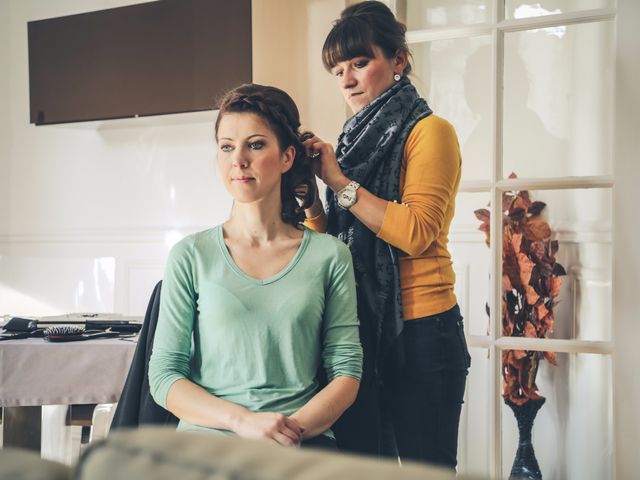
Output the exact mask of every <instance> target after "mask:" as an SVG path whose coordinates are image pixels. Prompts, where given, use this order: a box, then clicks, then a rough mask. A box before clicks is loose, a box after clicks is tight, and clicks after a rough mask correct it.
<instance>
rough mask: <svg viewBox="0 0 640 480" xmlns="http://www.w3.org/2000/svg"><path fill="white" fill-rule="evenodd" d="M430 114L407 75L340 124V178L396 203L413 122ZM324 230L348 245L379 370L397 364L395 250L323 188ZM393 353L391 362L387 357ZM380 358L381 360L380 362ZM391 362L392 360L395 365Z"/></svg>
mask: <svg viewBox="0 0 640 480" xmlns="http://www.w3.org/2000/svg"><path fill="white" fill-rule="evenodd" d="M431 113H432V111H431V109H430V108H429V106H428V105H427V102H426V101H425V100H424V99H422V98H420V97H419V96H418V92H417V91H416V89H415V87H414V86H413V85H412V84H411V82H410V81H409V79H408V78H407V77H403V78H402V79H400V81H399V82H397V83H395V84H394V85H393V86H392V87H391V88H389V89H388V90H387V91H386V92H384V93H383V94H382V95H380V96H379V97H378V98H376V99H375V100H374V101H373V102H371V103H370V104H369V105H367V106H366V107H365V108H363V109H362V110H360V111H359V112H358V113H357V114H355V115H354V116H353V117H351V118H350V119H349V120H347V122H346V123H345V124H344V127H343V130H342V133H341V134H340V137H339V138H338V145H337V147H336V155H337V158H338V162H339V163H340V166H341V168H342V171H343V172H344V174H345V175H346V176H347V177H348V178H349V179H351V180H355V181H356V182H358V183H359V184H360V185H362V186H363V187H364V188H366V189H367V190H369V191H370V192H371V193H373V194H374V195H375V196H377V197H380V198H382V199H384V200H389V201H400V167H401V165H402V159H403V156H404V146H405V143H406V141H407V138H408V136H409V133H410V132H411V130H412V129H413V127H414V126H415V124H416V123H417V122H418V121H419V120H421V119H422V118H425V117H427V116H428V115H430V114H431ZM327 206H328V216H329V224H328V227H327V232H328V233H330V234H332V235H334V236H336V237H338V238H339V239H340V240H341V241H343V242H344V243H346V244H347V246H348V247H349V249H350V250H351V254H352V256H353V263H354V268H355V273H356V281H357V284H358V297H359V301H363V300H364V301H365V302H366V304H367V307H368V308H367V310H368V311H369V312H371V314H372V315H374V316H375V318H371V319H369V318H361V319H360V321H361V322H374V325H373V327H374V328H375V336H376V339H375V340H376V343H377V348H376V350H377V359H378V365H377V366H378V369H379V371H380V372H381V373H383V372H384V371H388V370H389V367H391V369H392V370H393V367H392V366H391V365H384V364H382V362H385V363H392V364H401V363H402V361H403V354H402V351H401V349H399V348H394V344H395V340H396V339H397V338H398V336H399V335H400V333H401V332H402V328H403V325H404V321H403V316H402V297H401V292H400V272H399V267H398V263H397V252H395V248H394V247H392V246H391V245H389V244H388V243H386V242H384V241H382V240H380V239H378V238H377V237H376V236H375V234H374V233H373V232H372V231H371V230H369V229H368V228H367V227H366V226H365V225H364V224H362V223H361V222H360V221H359V220H358V219H356V217H355V216H354V215H352V214H351V213H350V212H347V211H344V210H342V209H341V208H340V207H339V206H338V204H337V200H336V195H335V194H334V193H333V192H332V191H331V190H329V189H327ZM392 352H393V353H395V357H396V358H395V359H391V358H389V356H390V354H391V353H392ZM383 358H384V360H383ZM394 360H395V361H394Z"/></svg>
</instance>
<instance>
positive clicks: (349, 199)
mask: <svg viewBox="0 0 640 480" xmlns="http://www.w3.org/2000/svg"><path fill="white" fill-rule="evenodd" d="M358 188H360V184H359V183H358V182H354V181H353V180H352V181H350V182H349V184H348V185H347V186H346V187H344V188H342V189H340V190H338V192H337V193H336V197H337V200H338V206H339V207H340V208H342V209H343V210H349V209H350V208H351V207H353V206H354V205H355V204H356V202H357V201H358V195H357V193H356V190H358Z"/></svg>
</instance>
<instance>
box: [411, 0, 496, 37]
mask: <svg viewBox="0 0 640 480" xmlns="http://www.w3.org/2000/svg"><path fill="white" fill-rule="evenodd" d="M491 3H492V2H491V0H441V1H439V2H434V1H433V0H408V1H407V29H409V30H425V29H428V28H438V27H449V26H452V25H457V26H459V25H475V24H478V23H486V22H489V21H490V20H491Z"/></svg>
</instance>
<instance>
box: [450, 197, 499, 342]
mask: <svg viewBox="0 0 640 480" xmlns="http://www.w3.org/2000/svg"><path fill="white" fill-rule="evenodd" d="M489 198H490V196H489V192H479V193H466V192H461V193H458V196H457V197H456V214H455V216H454V217H453V221H452V222H451V228H450V230H449V250H450V252H451V256H452V258H453V268H454V271H455V274H456V290H455V291H456V297H457V298H458V304H459V305H460V310H461V313H462V316H463V317H464V322H465V327H466V331H467V332H468V333H470V334H472V335H488V333H489V332H488V328H489V317H488V316H487V313H486V308H485V306H486V303H487V300H488V298H489V281H490V279H489V272H490V270H491V265H490V251H489V247H487V245H486V244H485V240H484V238H485V237H484V234H483V233H482V232H480V231H478V225H479V222H478V220H477V218H476V216H475V215H474V213H473V212H474V211H475V210H477V209H479V208H486V206H487V204H488V203H489Z"/></svg>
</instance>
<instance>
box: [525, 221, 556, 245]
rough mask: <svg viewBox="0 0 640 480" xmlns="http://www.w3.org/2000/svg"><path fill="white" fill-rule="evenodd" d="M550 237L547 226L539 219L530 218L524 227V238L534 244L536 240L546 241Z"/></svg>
mask: <svg viewBox="0 0 640 480" xmlns="http://www.w3.org/2000/svg"><path fill="white" fill-rule="evenodd" d="M550 236H551V228H550V227H549V224H548V223H547V222H545V221H544V220H541V219H540V218H539V217H532V218H531V219H529V221H528V222H527V224H526V225H525V226H524V237H525V238H526V239H527V240H531V241H532V242H535V241H536V240H546V239H547V238H549V237H550Z"/></svg>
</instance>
